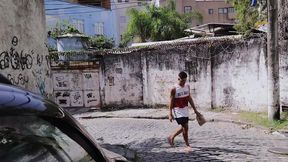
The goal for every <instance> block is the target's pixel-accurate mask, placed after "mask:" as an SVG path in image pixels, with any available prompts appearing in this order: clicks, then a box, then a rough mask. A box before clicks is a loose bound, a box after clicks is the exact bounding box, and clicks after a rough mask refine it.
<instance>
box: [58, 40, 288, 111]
mask: <svg viewBox="0 0 288 162" xmlns="http://www.w3.org/2000/svg"><path fill="white" fill-rule="evenodd" d="M265 47H266V44H265V40H262V39H261V38H258V39H250V40H244V39H240V38H233V37H226V38H212V39H204V40H201V39H199V40H193V41H183V42H171V43H168V44H166V43H165V44H160V45H152V46H151V47H145V48H142V49H131V50H130V51H129V49H128V51H124V52H123V51H116V52H115V51H105V52H103V53H102V54H99V53H98V54H97V53H94V54H95V55H99V56H101V58H100V60H101V61H100V69H99V77H98V78H97V80H99V87H100V88H99V98H100V103H101V106H113V107H114V106H115V107H119V106H126V107H127V106H143V105H149V106H156V105H168V103H169V95H170V90H171V88H172V87H173V86H174V85H175V84H176V83H177V78H178V77H177V75H178V73H179V72H180V71H183V70H184V71H186V72H187V73H188V83H189V84H190V87H191V94H192V97H193V99H194V101H195V104H196V105H197V106H198V107H199V108H201V109H208V108H211V107H213V108H217V107H225V108H229V109H241V110H251V111H265V110H266V107H267V97H268V96H267V63H266V57H267V53H266V51H265V50H264V49H266V48H265ZM92 53H93V52H92ZM81 56H83V54H82V53H81ZM89 57H91V56H89ZM75 58H76V56H75ZM83 58H86V59H87V57H86V56H85V57H83ZM84 60H85V59H84ZM88 60H91V59H88ZM83 63H85V61H84V62H83ZM76 68H77V67H76ZM69 69H71V67H69ZM90 70H91V69H90ZM53 74H54V72H53ZM286 77H287V75H286V74H284V76H283V78H286ZM95 79H96V78H95ZM95 82H98V81H96V80H95ZM94 87H95V86H93V88H94ZM54 89H55V87H54ZM94 89H96V91H98V89H97V87H95V88H94ZM96 91H95V92H96ZM84 106H85V105H84Z"/></svg>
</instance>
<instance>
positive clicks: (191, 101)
mask: <svg viewBox="0 0 288 162" xmlns="http://www.w3.org/2000/svg"><path fill="white" fill-rule="evenodd" d="M188 102H189V103H190V105H191V107H192V109H193V110H194V112H195V113H196V114H198V113H199V112H198V110H197V109H196V106H195V104H194V101H193V99H192V97H191V93H190V86H189V99H188Z"/></svg>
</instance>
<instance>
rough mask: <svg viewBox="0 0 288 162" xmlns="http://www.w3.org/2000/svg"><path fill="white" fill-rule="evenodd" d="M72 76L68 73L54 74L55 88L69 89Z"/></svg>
mask: <svg viewBox="0 0 288 162" xmlns="http://www.w3.org/2000/svg"><path fill="white" fill-rule="evenodd" d="M70 78H71V76H70V75H69V74H68V73H55V74H53V84H54V85H53V86H54V90H69V88H70V80H71V79H70Z"/></svg>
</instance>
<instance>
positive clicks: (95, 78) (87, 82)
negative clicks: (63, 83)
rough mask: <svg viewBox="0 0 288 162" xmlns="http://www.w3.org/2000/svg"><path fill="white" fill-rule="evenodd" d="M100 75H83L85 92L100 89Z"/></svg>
mask: <svg viewBox="0 0 288 162" xmlns="http://www.w3.org/2000/svg"><path fill="white" fill-rule="evenodd" d="M99 84H100V83H99V75H98V72H97V71H95V72H87V73H83V88H84V90H93V89H94V90H95V88H96V89H97V90H98V89H99V87H100V86H99Z"/></svg>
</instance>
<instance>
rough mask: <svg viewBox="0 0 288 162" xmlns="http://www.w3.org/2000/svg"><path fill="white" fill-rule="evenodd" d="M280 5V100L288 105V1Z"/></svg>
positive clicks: (282, 103)
mask: <svg viewBox="0 0 288 162" xmlns="http://www.w3.org/2000/svg"><path fill="white" fill-rule="evenodd" d="M278 5H279V20H278V22H279V47H280V48H279V56H280V97H281V98H280V101H281V105H285V106H287V105H288V84H287V83H288V77H287V76H288V46H287V44H288V2H287V1H285V0H280V1H278Z"/></svg>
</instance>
